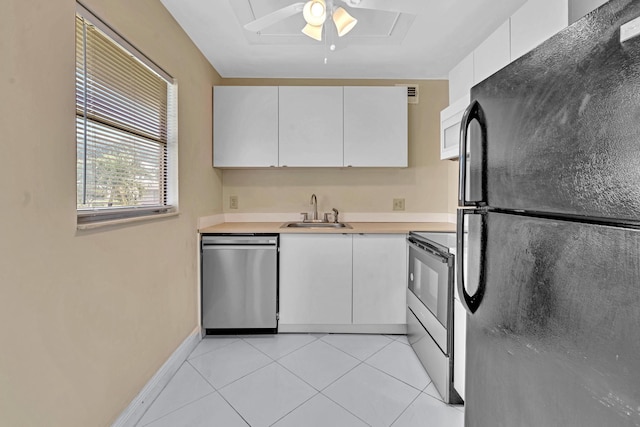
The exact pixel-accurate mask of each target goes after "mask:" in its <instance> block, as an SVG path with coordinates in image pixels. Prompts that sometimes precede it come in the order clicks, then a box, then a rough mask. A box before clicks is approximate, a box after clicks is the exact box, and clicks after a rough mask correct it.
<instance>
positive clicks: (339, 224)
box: [280, 222, 351, 228]
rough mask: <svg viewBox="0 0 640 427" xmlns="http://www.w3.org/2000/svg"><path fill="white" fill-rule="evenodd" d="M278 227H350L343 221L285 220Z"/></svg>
mask: <svg viewBox="0 0 640 427" xmlns="http://www.w3.org/2000/svg"><path fill="white" fill-rule="evenodd" d="M280 228H351V226H350V225H349V224H346V223H344V222H285V223H284V224H282V225H281V226H280Z"/></svg>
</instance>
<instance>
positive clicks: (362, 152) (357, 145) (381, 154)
mask: <svg viewBox="0 0 640 427" xmlns="http://www.w3.org/2000/svg"><path fill="white" fill-rule="evenodd" d="M407 132H408V131H407V89H406V87H400V86H398V87H395V86H393V87H363V86H356V87H345V88H344V165H345V166H372V167H384V166H390V167H406V166H407V161H408V160H407Z"/></svg>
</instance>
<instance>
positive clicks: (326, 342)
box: [319, 334, 393, 362]
mask: <svg viewBox="0 0 640 427" xmlns="http://www.w3.org/2000/svg"><path fill="white" fill-rule="evenodd" d="M331 335H332V334H329V335H328V336H331ZM335 335H345V334H335ZM364 335H371V336H376V335H377V336H384V335H382V334H364ZM319 339H320V340H321V341H322V342H324V343H325V344H329V345H330V346H331V347H333V348H335V349H337V350H340V351H341V352H343V353H344V354H347V355H349V356H351V357H353V358H354V359H356V360H359V361H360V362H364V361H365V360H367V359H369V358H370V357H372V356H373V355H374V354H376V353H378V352H379V351H380V350H382V349H383V348H385V347H386V346H388V345H389V344H391V343H392V342H393V340H391V339H389V338H388V339H389V340H390V341H389V342H388V343H386V344H385V345H383V346H382V347H380V348H379V349H378V350H376V351H374V352H373V353H371V354H370V355H369V356H367V357H365V358H364V359H360V358H359V357H356V356H354V355H353V354H351V353H348V352H346V351H344V350H343V349H341V348H340V347H338V346H335V345H333V344H332V343H330V342H328V341H325V340H323V339H322V338H319Z"/></svg>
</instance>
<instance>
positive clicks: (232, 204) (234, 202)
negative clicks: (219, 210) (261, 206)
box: [229, 196, 238, 209]
mask: <svg viewBox="0 0 640 427" xmlns="http://www.w3.org/2000/svg"><path fill="white" fill-rule="evenodd" d="M229 209H238V196H229Z"/></svg>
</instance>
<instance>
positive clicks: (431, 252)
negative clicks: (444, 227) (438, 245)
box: [408, 240, 449, 264]
mask: <svg viewBox="0 0 640 427" xmlns="http://www.w3.org/2000/svg"><path fill="white" fill-rule="evenodd" d="M408 242H409V246H412V247H413V248H414V249H416V250H418V251H422V252H426V253H427V254H428V255H432V256H434V257H436V258H438V259H439V260H440V262H442V263H444V264H446V263H448V262H449V258H448V257H446V256H444V255H442V254H441V253H440V252H437V251H435V250H433V249H431V248H428V247H426V246H422V245H419V244H417V243H416V242H414V241H413V240H408Z"/></svg>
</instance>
